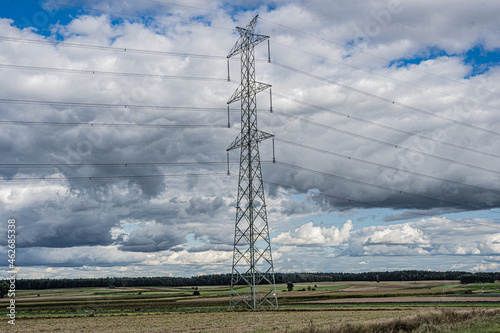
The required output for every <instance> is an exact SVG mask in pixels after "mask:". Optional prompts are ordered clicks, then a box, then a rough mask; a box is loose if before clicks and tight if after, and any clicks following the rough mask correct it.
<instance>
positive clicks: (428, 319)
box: [291, 309, 500, 333]
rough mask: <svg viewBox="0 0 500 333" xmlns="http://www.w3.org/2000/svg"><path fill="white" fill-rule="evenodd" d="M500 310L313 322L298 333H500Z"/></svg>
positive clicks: (436, 312) (297, 331) (443, 311)
mask: <svg viewBox="0 0 500 333" xmlns="http://www.w3.org/2000/svg"><path fill="white" fill-rule="evenodd" d="M499 322H500V309H495V310H476V309H472V310H467V311H458V310H441V311H431V312H426V313H420V314H417V315H414V316H409V317H406V318H393V319H384V320H373V321H368V322H365V323H342V324H330V325H329V326H327V327H324V326H323V327H321V326H318V325H315V324H314V322H313V321H311V322H310V323H309V325H308V326H307V327H306V328H303V329H300V330H294V331H291V332H295V333H363V332H371V333H400V332H415V333H431V332H432V333H447V332H463V333H466V332H471V333H472V332H474V333H479V332H499V328H500V324H499Z"/></svg>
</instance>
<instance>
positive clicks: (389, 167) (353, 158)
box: [275, 138, 500, 194]
mask: <svg viewBox="0 0 500 333" xmlns="http://www.w3.org/2000/svg"><path fill="white" fill-rule="evenodd" d="M275 141H277V142H283V143H285V144H288V145H291V146H295V147H299V148H303V149H308V150H311V151H315V152H318V153H322V154H326V155H331V156H336V157H339V158H343V159H346V160H350V161H355V162H358V163H363V164H366V165H371V166H374V167H380V168H384V169H389V170H394V171H397V172H403V173H407V174H411V175H415V176H418V177H423V178H427V179H432V180H437V181H441V182H447V183H451V184H455V185H460V186H468V187H472V188H475V189H478V190H487V191H492V192H496V193H499V194H500V190H496V189H492V188H486V187H482V186H478V185H472V184H467V183H462V182H458V181H454V180H449V179H444V178H440V177H434V176H429V175H425V174H422V173H418V172H415V171H409V170H404V169H400V168H396V167H392V166H388V165H385V164H380V163H375V162H370V161H367V160H363V159H360V158H356V157H352V156H347V155H343V154H339V153H335V152H332V151H328V150H324V149H319V148H315V147H311V146H307V145H303V144H300V143H295V142H291V141H288V140H283V139H279V138H275Z"/></svg>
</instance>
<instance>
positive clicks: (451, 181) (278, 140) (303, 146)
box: [0, 138, 500, 194]
mask: <svg viewBox="0 0 500 333" xmlns="http://www.w3.org/2000/svg"><path fill="white" fill-rule="evenodd" d="M275 141H276V142H283V143H285V144H288V145H291V146H295V147H298V148H303V149H307V150H311V151H314V152H318V153H322V154H326V155H331V156H335V157H339V158H343V159H346V160H350V161H355V162H358V163H363V164H367V165H371V166H374V167H379V168H384V169H389V170H393V171H397V172H404V173H407V174H411V175H415V176H418V177H423V178H428V179H432V180H437V181H441V182H448V183H451V184H455V185H460V186H469V187H472V188H476V189H479V190H487V191H492V192H497V193H499V194H500V190H496V189H492V188H486V187H482V186H478V185H472V184H467V183H462V182H458V181H454V180H449V179H444V178H440V177H435V176H429V175H425V174H422V173H418V172H415V171H409V170H404V169H400V168H396V167H392V166H388V165H385V164H380V163H375V162H371V161H367V160H363V159H360V158H357V157H352V156H348V155H343V154H339V153H335V152H332V151H328V150H324V149H319V148H315V147H311V146H307V145H304V144H300V143H296V142H291V141H288V140H283V139H279V138H276V139H275ZM0 166H1V165H0Z"/></svg>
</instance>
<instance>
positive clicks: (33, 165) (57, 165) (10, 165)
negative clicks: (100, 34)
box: [0, 161, 238, 169]
mask: <svg viewBox="0 0 500 333" xmlns="http://www.w3.org/2000/svg"><path fill="white" fill-rule="evenodd" d="M227 164H231V165H234V164H238V163H237V162H228V161H225V162H211V161H207V162H149V163H0V169H10V168H20V169H40V168H42V169H43V168H60V167H64V168H67V167H70V168H81V167H93V168H149V167H157V166H169V167H195V166H213V165H215V166H221V165H223V166H225V165H227Z"/></svg>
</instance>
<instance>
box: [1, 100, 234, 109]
mask: <svg viewBox="0 0 500 333" xmlns="http://www.w3.org/2000/svg"><path fill="white" fill-rule="evenodd" d="M0 103H7V104H28V105H52V106H78V107H98V108H114V109H127V108H128V109H156V110H170V111H195V112H200V111H210V112H228V109H227V108H208V107H190V106H165V105H130V104H109V103H85V102H60V101H39V100H23V99H7V98H0ZM230 111H231V112H237V111H238V110H236V109H232V110H230Z"/></svg>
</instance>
